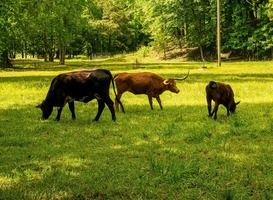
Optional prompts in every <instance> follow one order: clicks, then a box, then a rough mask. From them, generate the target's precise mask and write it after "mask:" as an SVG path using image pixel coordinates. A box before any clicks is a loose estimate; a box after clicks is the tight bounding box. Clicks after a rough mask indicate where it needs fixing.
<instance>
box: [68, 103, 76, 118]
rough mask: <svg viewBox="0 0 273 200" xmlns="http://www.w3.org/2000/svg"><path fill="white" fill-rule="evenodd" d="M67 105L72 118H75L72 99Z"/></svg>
mask: <svg viewBox="0 0 273 200" xmlns="http://www.w3.org/2000/svg"><path fill="white" fill-rule="evenodd" d="M68 105H69V109H70V111H71V114H72V119H76V115H75V105H74V101H71V102H69V103H68Z"/></svg>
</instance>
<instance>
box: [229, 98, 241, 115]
mask: <svg viewBox="0 0 273 200" xmlns="http://www.w3.org/2000/svg"><path fill="white" fill-rule="evenodd" d="M239 103H240V101H238V102H237V103H235V102H234V103H233V104H232V105H231V106H230V112H232V113H234V112H235V110H236V106H237V105H238V104H239Z"/></svg>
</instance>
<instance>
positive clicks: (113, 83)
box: [108, 71, 125, 113]
mask: <svg viewBox="0 0 273 200" xmlns="http://www.w3.org/2000/svg"><path fill="white" fill-rule="evenodd" d="M108 72H109V73H108V74H109V76H110V77H111V81H112V85H113V90H114V93H115V97H116V101H117V102H118V103H119V104H120V107H121V110H122V112H124V113H125V110H124V107H123V105H122V103H121V101H120V99H119V98H118V96H117V93H116V88H115V82H114V78H113V75H112V74H111V72H110V71H108Z"/></svg>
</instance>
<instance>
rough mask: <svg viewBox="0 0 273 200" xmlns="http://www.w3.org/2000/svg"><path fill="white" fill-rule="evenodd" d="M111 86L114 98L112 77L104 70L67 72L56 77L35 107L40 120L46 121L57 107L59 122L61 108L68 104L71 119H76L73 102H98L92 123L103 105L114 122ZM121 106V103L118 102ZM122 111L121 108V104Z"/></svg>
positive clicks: (97, 118)
mask: <svg viewBox="0 0 273 200" xmlns="http://www.w3.org/2000/svg"><path fill="white" fill-rule="evenodd" d="M111 82H112V84H113V89H114V93H115V96H117V95H116V91H115V86H114V81H113V76H112V74H111V72H110V71H108V70H106V69H96V70H86V71H78V72H69V73H65V74H59V75H58V76H56V77H55V78H54V79H53V80H52V82H51V85H50V88H49V91H48V93H47V96H46V99H45V100H44V101H43V102H42V104H40V105H38V106H36V107H37V108H41V109H42V112H43V115H42V119H43V120H45V119H47V118H48V117H49V116H50V115H51V113H52V111H53V107H58V114H57V117H56V120H57V121H59V120H60V116H61V112H62V109H63V107H64V106H65V105H66V103H68V105H69V109H70V111H71V113H72V119H76V115H75V106H74V101H80V102H84V103H87V102H89V101H91V100H92V99H97V101H98V113H97V115H96V117H95V119H94V121H98V120H99V118H100V115H101V113H102V111H103V109H104V107H105V103H106V105H107V106H108V108H109V109H110V111H111V114H112V119H113V121H115V120H116V115H115V111H114V106H113V104H114V103H113V101H112V100H111V98H110V96H109V88H110V84H111ZM119 103H120V104H121V102H120V101H119ZM121 107H122V109H123V106H122V104H121Z"/></svg>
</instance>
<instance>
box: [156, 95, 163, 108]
mask: <svg viewBox="0 0 273 200" xmlns="http://www.w3.org/2000/svg"><path fill="white" fill-rule="evenodd" d="M155 98H156V100H157V102H158V104H159V106H160V108H161V109H163V107H162V105H161V99H160V97H159V95H158V96H156V97H155Z"/></svg>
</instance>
